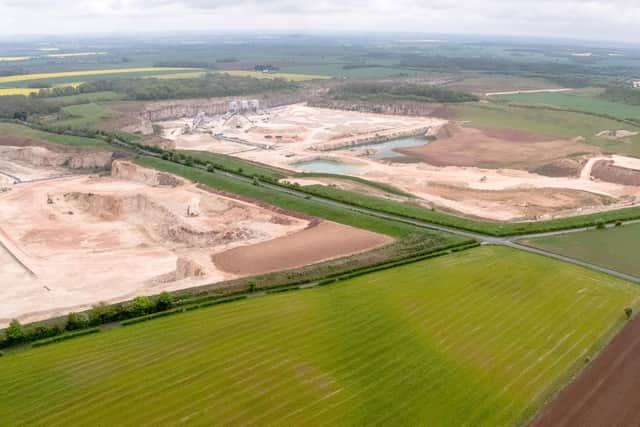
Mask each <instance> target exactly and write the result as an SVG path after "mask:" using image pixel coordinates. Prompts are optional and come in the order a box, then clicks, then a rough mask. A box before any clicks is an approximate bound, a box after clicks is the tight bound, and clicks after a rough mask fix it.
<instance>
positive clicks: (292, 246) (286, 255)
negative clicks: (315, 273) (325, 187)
mask: <svg viewBox="0 0 640 427" xmlns="http://www.w3.org/2000/svg"><path fill="white" fill-rule="evenodd" d="M391 242H392V239H391V238H389V237H387V236H383V235H380V234H374V233H370V232H367V231H364V230H358V229H354V228H352V227H347V226H344V225H340V224H336V223H333V222H322V223H320V224H318V225H316V226H315V227H312V228H308V229H306V230H304V231H300V232H298V233H295V234H291V235H288V236H285V237H281V238H279V239H275V240H271V241H268V242H264V243H259V244H257V245H252V246H242V247H239V248H235V249H231V250H229V251H226V252H223V253H220V254H217V255H214V256H213V257H212V260H213V262H214V264H215V265H216V266H217V267H218V268H220V269H222V270H224V271H227V272H230V273H234V274H239V275H254V274H258V273H265V272H271V271H278V270H287V269H291V268H296V267H302V266H305V265H309V264H314V263H318V262H321V261H328V260H330V259H334V258H338V257H340V256H347V255H353V254H356V253H359V252H363V251H366V250H369V249H372V248H375V247H379V246H382V245H385V244H388V243H391Z"/></svg>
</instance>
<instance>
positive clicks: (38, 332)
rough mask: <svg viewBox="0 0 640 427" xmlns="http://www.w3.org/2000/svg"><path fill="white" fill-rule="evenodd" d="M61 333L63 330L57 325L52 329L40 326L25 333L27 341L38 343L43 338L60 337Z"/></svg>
mask: <svg viewBox="0 0 640 427" xmlns="http://www.w3.org/2000/svg"><path fill="white" fill-rule="evenodd" d="M61 333H62V329H61V328H60V327H59V326H57V325H56V326H51V327H47V326H42V325H40V326H36V327H35V328H33V329H31V330H29V331H27V332H25V341H36V340H41V339H43V338H50V337H55V336H56V335H60V334H61Z"/></svg>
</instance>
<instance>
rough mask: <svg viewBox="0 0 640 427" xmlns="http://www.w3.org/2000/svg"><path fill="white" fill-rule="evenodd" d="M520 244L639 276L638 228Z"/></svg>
mask: <svg viewBox="0 0 640 427" xmlns="http://www.w3.org/2000/svg"><path fill="white" fill-rule="evenodd" d="M522 243H524V244H526V245H529V246H533V247H536V248H540V249H544V250H547V251H550V252H554V253H558V254H561V255H567V256H570V257H572V258H577V259H580V260H583V261H587V262H591V263H593V264H596V265H601V266H603V267H608V268H611V269H614V270H617V271H621V272H623V273H627V274H632V275H636V276H640V263H639V262H638V252H639V251H640V224H633V225H627V226H624V227H614V228H608V229H606V230H590V231H585V232H580V233H572V234H567V235H564V236H556V237H542V238H539V239H532V240H526V241H523V242H522Z"/></svg>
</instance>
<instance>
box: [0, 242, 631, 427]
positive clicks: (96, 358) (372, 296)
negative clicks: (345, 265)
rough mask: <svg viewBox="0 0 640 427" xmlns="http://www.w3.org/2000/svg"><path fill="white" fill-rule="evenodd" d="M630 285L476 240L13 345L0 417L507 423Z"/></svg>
mask: <svg viewBox="0 0 640 427" xmlns="http://www.w3.org/2000/svg"><path fill="white" fill-rule="evenodd" d="M558 283H562V286H558ZM639 298H640V289H639V288H637V287H635V286H632V285H630V284H627V283H624V282H622V281H618V280H615V279H612V278H610V277H607V276H604V275H601V274H598V273H593V272H590V271H588V270H584V269H582V268H579V267H574V266H571V265H568V264H564V263H560V262H556V261H551V260H549V259H546V258H544V257H539V256H536V255H529V254H526V253H523V252H516V251H513V250H510V249H505V248H497V247H484V248H479V249H475V250H472V251H467V252H463V253H459V254H456V255H451V256H448V257H442V258H437V259H433V260H429V261H424V262H421V263H416V264H411V265H407V266H404V267H399V268H396V269H392V270H387V271H383V272H379V273H374V274H371V275H366V276H362V277H359V278H356V279H352V280H350V281H347V282H343V283H339V284H336V285H332V286H330V287H326V288H324V287H323V288H318V289H311V290H305V291H298V292H291V293H287V294H279V295H274V296H268V297H265V298H256V299H250V300H246V301H244V302H236V303H231V304H227V305H223V306H218V307H212V308H206V309H200V310H197V311H194V312H189V313H185V314H177V315H174V316H170V317H167V318H164V319H158V320H154V321H150V322H146V323H142V324H137V325H132V326H127V327H123V328H119V329H115V330H110V331H105V332H103V333H100V334H97V335H94V336H91V337H84V338H78V339H76V340H74V341H69V342H66V343H61V344H57V345H55V346H49V347H43V348H38V349H34V350H32V351H29V352H27V353H24V354H19V355H18V354H16V356H14V357H9V358H7V359H6V360H3V361H2V363H0V377H1V378H3V388H2V391H0V397H2V398H1V399H0V412H1V413H2V414H3V418H4V421H5V422H7V423H8V424H9V425H27V424H31V425H33V424H46V425H50V426H55V425H89V424H96V423H108V424H119V425H122V424H128V425H140V424H148V425H159V424H175V423H177V422H187V421H188V422H189V423H196V424H199V423H202V424H210V423H212V422H215V423H216V424H220V425H230V424H260V425H265V424H271V425H284V424H287V425H301V424H309V423H311V424H332V425H354V424H359V425H362V424H370V423H372V422H377V423H385V422H390V421H393V423H394V424H402V425H412V424H427V425H432V426H438V425H442V426H450V425H476V426H481V425H483V426H496V425H512V424H515V423H522V422H523V421H525V420H526V419H528V418H529V417H531V416H532V415H533V414H534V413H535V412H536V410H537V409H538V408H539V407H540V405H541V404H542V403H543V402H544V401H545V399H547V398H549V397H550V396H551V395H552V394H553V392H555V391H556V390H557V389H558V388H559V387H560V386H561V385H562V384H563V383H564V382H565V381H567V380H568V379H569V378H570V377H571V376H572V375H573V374H574V373H575V372H576V371H577V370H578V369H579V368H580V367H581V366H583V364H584V360H585V358H587V357H590V356H592V355H593V354H594V353H595V352H596V351H598V350H599V349H600V348H601V346H602V344H604V343H605V342H606V340H607V338H608V337H610V336H611V334H612V333H613V332H614V331H616V330H617V329H618V328H619V327H620V326H621V324H622V323H623V321H624V311H623V310H624V308H625V307H627V306H635V305H636V304H637V302H638V300H639ZM204 325H207V326H206V327H203V326H204ZM45 402H46V404H45ZM141 407H144V408H145V410H144V411H141V410H140V408H141Z"/></svg>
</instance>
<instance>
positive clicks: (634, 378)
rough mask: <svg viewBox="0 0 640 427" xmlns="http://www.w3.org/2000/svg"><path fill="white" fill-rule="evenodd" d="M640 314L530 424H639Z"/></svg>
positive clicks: (556, 426) (586, 426)
mask: <svg viewBox="0 0 640 427" xmlns="http://www.w3.org/2000/svg"><path fill="white" fill-rule="evenodd" d="M638 408H640V317H636V318H635V319H634V320H633V321H632V322H631V323H629V324H628V325H627V326H626V327H625V328H624V329H623V330H622V332H621V333H620V334H618V335H617V336H616V337H615V338H614V339H613V341H612V342H611V343H610V344H609V345H608V346H607V347H606V348H605V349H604V350H603V352H602V353H601V354H600V355H599V356H598V358H596V359H595V360H594V361H593V362H592V363H591V365H589V366H588V367H587V368H586V369H585V371H584V372H582V373H581V374H580V375H579V376H578V378H577V379H576V380H575V381H574V382H573V383H571V384H569V386H567V388H565V389H564V390H563V391H562V392H561V393H560V394H559V395H558V396H557V397H556V398H555V399H553V400H552V401H551V402H550V403H549V404H548V406H547V407H545V408H544V409H543V410H542V412H541V413H540V414H539V415H538V416H537V417H536V418H535V419H534V420H533V422H532V423H531V424H530V426H531V427H543V426H544V427H546V426H549V427H552V426H553V427H609V426H611V427H623V426H625V427H626V426H638V425H640V411H638Z"/></svg>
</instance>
